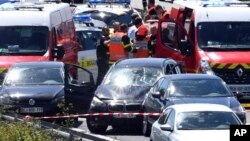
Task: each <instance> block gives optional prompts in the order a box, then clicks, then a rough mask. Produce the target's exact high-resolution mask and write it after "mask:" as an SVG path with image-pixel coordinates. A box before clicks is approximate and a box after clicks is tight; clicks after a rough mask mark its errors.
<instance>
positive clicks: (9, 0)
mask: <svg viewBox="0 0 250 141" xmlns="http://www.w3.org/2000/svg"><path fill="white" fill-rule="evenodd" d="M7 2H10V3H15V2H17V0H0V4H3V3H7Z"/></svg>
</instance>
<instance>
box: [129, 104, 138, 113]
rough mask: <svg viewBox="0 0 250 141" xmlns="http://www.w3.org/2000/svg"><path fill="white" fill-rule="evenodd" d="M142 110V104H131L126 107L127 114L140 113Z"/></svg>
mask: <svg viewBox="0 0 250 141" xmlns="http://www.w3.org/2000/svg"><path fill="white" fill-rule="evenodd" d="M140 110H141V105H140V104H129V105H126V111H127V112H138V111H140Z"/></svg>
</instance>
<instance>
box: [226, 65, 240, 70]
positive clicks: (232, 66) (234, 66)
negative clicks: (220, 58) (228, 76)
mask: <svg viewBox="0 0 250 141" xmlns="http://www.w3.org/2000/svg"><path fill="white" fill-rule="evenodd" d="M238 65H239V64H231V65H230V66H229V67H228V69H235V68H236V67H237V66H238Z"/></svg>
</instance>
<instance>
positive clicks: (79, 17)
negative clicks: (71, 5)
mask: <svg viewBox="0 0 250 141" xmlns="http://www.w3.org/2000/svg"><path fill="white" fill-rule="evenodd" d="M73 20H74V21H76V22H83V23H84V22H90V21H91V17H90V16H89V15H73Z"/></svg>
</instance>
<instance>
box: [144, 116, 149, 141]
mask: <svg viewBox="0 0 250 141" xmlns="http://www.w3.org/2000/svg"><path fill="white" fill-rule="evenodd" d="M150 133H151V125H150V123H149V122H148V116H143V121H142V134H143V135H144V136H145V137H149V136H150Z"/></svg>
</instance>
